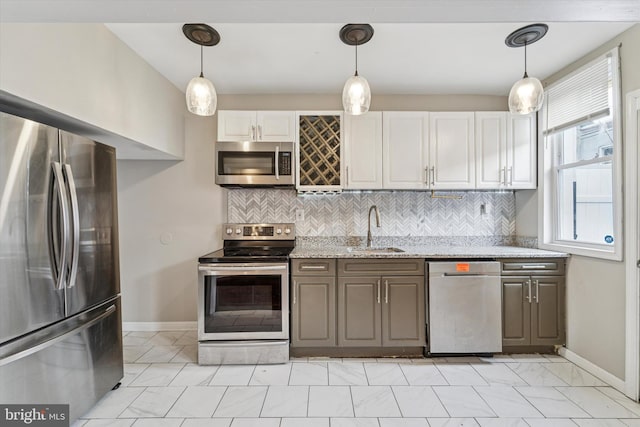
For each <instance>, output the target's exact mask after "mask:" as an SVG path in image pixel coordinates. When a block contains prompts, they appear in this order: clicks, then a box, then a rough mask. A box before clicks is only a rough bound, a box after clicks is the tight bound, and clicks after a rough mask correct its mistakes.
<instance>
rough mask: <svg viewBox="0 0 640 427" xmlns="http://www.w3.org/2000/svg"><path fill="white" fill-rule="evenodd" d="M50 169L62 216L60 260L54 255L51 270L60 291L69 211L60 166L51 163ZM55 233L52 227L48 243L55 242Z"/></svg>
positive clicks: (64, 266)
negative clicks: (55, 263)
mask: <svg viewBox="0 0 640 427" xmlns="http://www.w3.org/2000/svg"><path fill="white" fill-rule="evenodd" d="M51 169H53V176H54V180H53V183H54V185H55V187H56V189H57V192H58V211H59V212H60V215H62V239H61V240H62V241H61V242H60V246H61V247H60V251H59V252H58V254H60V259H58V256H57V254H55V255H54V259H55V261H56V262H57V265H56V266H55V268H54V269H53V270H56V271H54V272H53V273H54V277H55V281H56V285H55V288H56V289H62V288H63V287H64V279H65V271H66V266H67V243H68V239H69V211H68V210H67V189H66V187H64V186H63V185H62V183H63V182H64V177H63V174H62V166H61V165H60V163H58V162H51ZM49 214H50V215H51V214H52V212H51V211H49ZM49 221H50V223H51V224H53V221H54V219H53V218H52V217H50V218H49ZM56 229H57V226H56ZM55 232H56V231H54V230H53V227H51V229H50V231H49V239H51V240H50V241H56V239H55V237H54V233H55ZM51 246H53V245H51ZM54 252H55V251H54ZM56 276H57V277H56Z"/></svg>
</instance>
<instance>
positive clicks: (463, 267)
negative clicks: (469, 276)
mask: <svg viewBox="0 0 640 427" xmlns="http://www.w3.org/2000/svg"><path fill="white" fill-rule="evenodd" d="M456 271H469V264H466V263H465V264H463V263H458V264H456Z"/></svg>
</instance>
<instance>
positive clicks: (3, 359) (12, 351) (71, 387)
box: [0, 297, 123, 421]
mask: <svg viewBox="0 0 640 427" xmlns="http://www.w3.org/2000/svg"><path fill="white" fill-rule="evenodd" d="M120 325H121V316H120V298H119V297H118V298H116V299H114V300H111V301H108V302H107V303H105V304H102V305H100V306H98V307H95V308H93V309H91V310H88V311H86V312H84V313H81V314H79V315H77V316H73V317H71V318H69V319H66V320H64V321H63V322H59V323H56V324H55V325H51V326H49V327H47V328H44V329H41V330H39V331H37V332H34V333H32V334H30V335H27V336H26V337H22V338H20V339H18V340H15V341H13V342H11V343H9V344H6V345H3V346H0V378H2V381H0V402H2V403H3V404H7V403H16V404H23V405H24V404H35V403H40V404H56V403H57V404H69V410H70V417H71V421H73V420H74V419H76V418H78V417H79V416H81V415H83V414H84V413H86V412H87V411H88V410H89V409H90V408H91V407H93V405H95V404H96V402H97V401H98V400H100V398H102V397H103V396H104V395H105V394H106V393H107V392H108V391H109V390H111V388H113V386H115V385H116V384H117V383H118V381H120V380H121V379H122V376H123V363H122V329H121V327H120Z"/></svg>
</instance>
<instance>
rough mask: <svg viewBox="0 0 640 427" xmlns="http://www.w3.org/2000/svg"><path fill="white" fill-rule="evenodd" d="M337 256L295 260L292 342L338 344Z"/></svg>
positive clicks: (333, 345) (301, 343)
mask: <svg viewBox="0 0 640 427" xmlns="http://www.w3.org/2000/svg"><path fill="white" fill-rule="evenodd" d="M335 274H336V270H335V260H333V259H331V260H327V259H323V260H307V259H295V260H293V262H292V281H291V283H292V289H291V293H290V294H291V346H292V347H335V345H336V276H335Z"/></svg>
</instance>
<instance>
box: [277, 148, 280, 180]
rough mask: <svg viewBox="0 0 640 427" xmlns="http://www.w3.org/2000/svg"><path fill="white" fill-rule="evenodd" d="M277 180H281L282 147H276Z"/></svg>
mask: <svg viewBox="0 0 640 427" xmlns="http://www.w3.org/2000/svg"><path fill="white" fill-rule="evenodd" d="M276 179H280V147H278V146H276Z"/></svg>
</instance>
